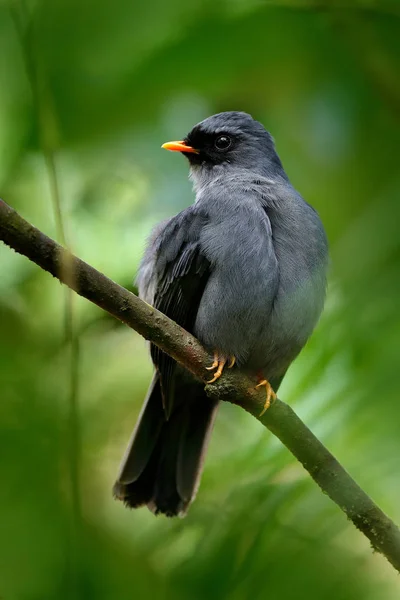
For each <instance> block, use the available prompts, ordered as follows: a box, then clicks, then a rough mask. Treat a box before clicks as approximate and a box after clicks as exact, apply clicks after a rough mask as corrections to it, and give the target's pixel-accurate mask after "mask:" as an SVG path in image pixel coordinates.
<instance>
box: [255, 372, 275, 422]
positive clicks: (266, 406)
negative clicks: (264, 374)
mask: <svg viewBox="0 0 400 600" xmlns="http://www.w3.org/2000/svg"><path fill="white" fill-rule="evenodd" d="M261 386H265V390H266V392H267V398H266V400H265V404H264V408H263V409H262V411H261V412H260V414H259V417H261V416H262V415H263V414H264V413H265V411H266V410H268V409H269V407H270V406H271V400H272V401H273V402H275V400H276V394H275V392H274V390H273V389H272V386H271V384H270V382H269V381H267V380H266V379H263V380H262V381H260V383H258V384H257V385H256V388H259V387H261Z"/></svg>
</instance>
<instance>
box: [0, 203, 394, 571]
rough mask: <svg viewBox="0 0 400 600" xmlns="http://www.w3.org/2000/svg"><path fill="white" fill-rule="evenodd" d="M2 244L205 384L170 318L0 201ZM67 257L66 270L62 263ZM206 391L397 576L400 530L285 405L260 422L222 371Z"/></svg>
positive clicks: (249, 397) (239, 381)
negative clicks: (283, 457) (243, 416)
mask: <svg viewBox="0 0 400 600" xmlns="http://www.w3.org/2000/svg"><path fill="white" fill-rule="evenodd" d="M0 240H2V241H3V242H5V243H6V244H7V245H8V246H10V247H11V248H13V249H14V250H15V251H16V252H19V253H20V254H23V255H25V256H26V257H28V258H29V259H30V260H31V261H33V262H35V263H36V264H37V265H39V266H40V267H41V268H42V269H44V270H45V271H48V272H49V273H51V274H52V275H54V277H57V278H58V279H59V280H60V281H62V282H63V283H65V284H66V285H68V286H69V287H70V288H71V289H73V290H75V291H76V292H77V293H78V294H80V295H81V296H83V297H84V298H87V299H88V300H90V301H91V302H93V303H94V304H97V306H99V307H100V308H102V309H104V310H106V311H107V312H109V313H110V314H112V315H113V316H114V317H116V318H117V319H119V320H120V321H122V322H123V323H125V324H126V325H128V326H129V327H131V328H132V329H134V330H135V331H137V332H138V333H140V335H142V336H143V337H145V338H146V339H147V340H149V341H151V342H153V343H154V344H156V345H157V346H159V347H160V348H161V349H162V350H164V352H166V353H168V354H169V355H170V356H172V357H173V358H174V359H175V360H176V361H178V362H179V363H180V364H181V365H183V366H184V367H185V368H186V369H188V370H189V371H191V373H193V375H195V376H196V377H197V378H198V379H200V380H202V381H203V382H204V383H206V381H207V379H208V378H209V376H210V374H209V372H208V371H206V369H205V367H206V365H208V364H209V363H210V360H211V357H210V356H209V354H208V352H207V351H206V350H205V349H204V348H203V347H202V346H201V344H200V343H199V342H198V341H197V340H196V339H195V338H194V337H193V336H192V335H190V334H189V333H187V332H186V331H185V330H184V329H182V328H181V327H179V325H177V324H176V323H174V322H173V321H171V319H169V318H168V317H166V316H165V315H163V314H162V313H160V312H159V311H157V310H156V309H155V308H153V307H151V306H149V305H148V304H146V303H145V302H143V301H142V300H140V299H139V298H138V297H137V296H135V295H134V294H132V293H131V292H129V291H128V290H126V289H125V288H123V287H121V286H120V285H118V284H117V283H115V282H114V281H112V280H111V279H108V277H106V276H105V275H103V274H102V273H100V272H99V271H97V270H96V269H94V268H93V267H91V266H90V265H88V264H87V263H85V262H83V261H82V260H80V259H79V258H77V257H75V256H73V255H70V254H68V253H67V251H66V250H64V249H63V248H62V246H60V245H59V244H57V243H56V242H55V241H53V240H52V239H51V238H49V237H47V236H46V235H45V234H44V233H42V232H41V231H39V230H38V229H36V228H35V227H33V226H32V225H31V224H30V223H28V222H27V221H25V220H24V219H23V218H22V217H21V216H20V215H18V213H17V212H16V211H15V210H13V209H12V208H11V207H10V206H8V205H7V204H6V203H5V202H3V201H2V200H0ZM66 260H68V261H69V264H70V265H71V269H69V270H68V273H67V272H66V270H65V269H63V268H62V264H63V262H64V264H65V261H66ZM206 391H207V393H208V394H209V395H210V396H212V397H214V398H216V399H219V400H226V401H229V402H233V403H234V404H238V405H239V406H241V407H242V408H244V409H245V410H247V411H248V412H250V413H251V414H252V415H253V416H255V417H256V418H257V419H258V420H259V421H260V422H261V423H262V424H263V425H264V426H265V427H267V428H268V429H269V430H270V431H271V432H272V433H274V434H275V435H276V436H277V437H278V438H279V439H280V440H281V441H282V443H283V444H284V445H285V446H286V447H287V448H288V449H289V450H290V452H291V453H292V454H293V455H294V456H295V457H296V458H297V459H298V460H299V461H300V462H301V464H302V465H303V467H304V468H305V469H306V470H307V471H308V472H309V474H310V475H311V477H312V478H313V479H314V481H315V482H316V483H317V484H318V485H319V487H320V488H321V490H322V491H323V492H325V493H326V494H327V495H328V496H329V497H330V498H331V499H332V500H333V501H334V502H335V503H336V504H337V505H338V506H339V507H340V508H341V509H342V510H343V511H344V513H345V514H346V515H347V517H348V518H349V519H350V520H351V521H352V522H353V523H354V525H355V526H356V527H357V528H358V529H359V530H360V531H361V532H362V533H364V535H365V536H366V537H367V538H368V539H369V540H370V542H371V545H372V547H373V548H374V549H375V550H376V551H378V552H381V553H382V554H383V555H384V556H385V557H386V558H387V560H388V561H389V562H390V563H391V564H392V565H393V566H394V567H395V569H397V571H399V572H400V531H399V529H398V528H397V526H396V525H395V523H393V521H392V520H391V519H390V518H389V517H388V516H387V515H385V513H384V512H383V511H382V510H381V509H380V508H379V507H378V506H377V505H376V504H375V503H374V502H373V501H372V500H371V498H370V497H369V496H368V495H367V494H366V493H365V492H364V491H363V490H362V489H361V488H360V487H359V486H358V485H357V483H356V482H355V481H354V480H353V479H352V478H351V477H350V475H349V474H348V473H347V472H346V471H345V469H344V468H343V467H342V466H341V465H340V463H339V462H338V461H337V460H336V459H335V457H334V456H333V455H332V454H331V453H330V452H329V451H328V450H327V449H326V448H325V446H323V444H322V443H321V442H320V441H319V440H318V439H317V438H316V437H315V436H314V434H313V433H312V432H311V431H310V430H309V429H308V428H307V427H306V425H305V424H304V423H303V422H302V421H301V419H299V417H298V416H297V415H296V413H295V412H294V411H293V410H292V409H291V408H290V407H289V406H288V405H287V404H285V403H284V402H281V401H280V400H276V401H275V402H274V404H273V405H272V406H271V408H269V409H268V410H267V411H266V413H265V414H264V415H263V416H262V417H259V415H260V412H261V409H262V407H263V404H264V400H265V396H264V393H263V392H262V391H258V390H256V389H255V388H254V381H252V380H251V379H250V378H249V377H247V376H246V375H245V374H243V373H240V372H239V371H235V370H232V371H229V372H225V373H224V376H223V377H222V378H221V379H220V380H218V381H217V382H216V383H215V384H212V385H206Z"/></svg>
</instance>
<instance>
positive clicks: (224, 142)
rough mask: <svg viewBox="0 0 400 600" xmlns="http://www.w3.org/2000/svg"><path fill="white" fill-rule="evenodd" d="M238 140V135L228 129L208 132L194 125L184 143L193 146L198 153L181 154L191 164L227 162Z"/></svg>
mask: <svg viewBox="0 0 400 600" xmlns="http://www.w3.org/2000/svg"><path fill="white" fill-rule="evenodd" d="M239 141H240V140H239V135H238V134H237V133H233V132H230V131H229V130H227V131H215V132H210V131H204V130H203V129H202V128H201V127H200V126H196V127H195V128H194V129H192V131H191V132H190V133H189V135H188V136H187V137H186V138H185V143H186V144H187V145H188V146H191V147H192V148H195V149H196V150H197V151H198V154H193V153H188V152H184V153H183V154H185V156H186V157H187V158H188V159H189V161H190V162H191V163H192V164H201V163H204V162H209V163H211V164H214V165H217V164H221V163H223V162H229V156H230V152H231V151H232V150H234V149H235V148H236V147H237V145H238V143H239Z"/></svg>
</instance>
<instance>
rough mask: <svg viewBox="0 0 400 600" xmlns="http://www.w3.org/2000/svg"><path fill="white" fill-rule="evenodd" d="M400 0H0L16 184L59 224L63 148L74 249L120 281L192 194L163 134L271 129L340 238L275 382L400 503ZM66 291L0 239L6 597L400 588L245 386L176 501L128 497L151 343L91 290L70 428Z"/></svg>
mask: <svg viewBox="0 0 400 600" xmlns="http://www.w3.org/2000/svg"><path fill="white" fill-rule="evenodd" d="M399 16H400V9H399V3H398V1H397V0H395V1H393V2H390V1H386V2H384V1H381V2H379V1H378V0H376V1H374V0H363V1H361V0H360V1H359V2H347V3H343V2H338V1H336V2H324V1H323V0H322V1H320V2H315V1H314V0H310V1H309V2H307V1H306V0H302V1H299V2H295V1H292V2H287V1H286V2H281V3H280V2H276V3H275V2H260V1H255V0H251V1H250V0H233V1H231V2H226V1H225V2H223V1H220V2H217V1H215V0H214V2H210V1H201V0H192V1H191V2H184V1H183V0H170V1H169V2H161V1H160V0H147V2H144V3H140V2H137V1H135V2H132V0H130V1H128V0H114V1H113V2H111V1H110V0H97V1H96V2H94V1H93V0H87V1H86V2H80V1H78V0H57V1H54V0H32V1H30V2H24V1H23V0H15V1H13V2H11V0H8V1H7V0H2V1H1V2H0V195H1V197H3V198H4V199H5V200H6V201H7V202H8V203H9V204H11V205H12V206H14V207H15V208H16V209H17V210H18V211H20V212H21V213H22V215H23V216H24V217H25V218H27V219H28V220H30V221H31V222H33V223H34V224H35V225H36V226H38V227H39V228H40V229H42V230H43V231H45V232H46V233H48V234H49V235H51V236H56V235H57V233H56V227H55V220H54V211H53V204H52V199H51V195H50V185H49V173H48V171H47V169H46V161H45V159H44V156H47V157H49V156H50V157H51V158H52V159H54V161H55V164H56V169H57V177H58V184H59V188H60V194H61V203H62V214H63V219H64V222H65V227H66V231H67V237H68V240H69V242H70V244H71V246H72V247H73V249H74V251H75V252H76V253H77V254H78V255H79V256H80V257H82V258H83V259H84V260H86V261H88V262H89V263H91V264H93V265H94V266H95V267H97V268H98V269H100V270H102V271H104V272H105V273H106V274H107V275H108V276H110V277H112V278H113V279H115V280H116V281H118V282H119V283H121V284H122V285H125V286H127V287H131V286H132V279H133V276H134V273H135V271H136V268H137V265H138V261H139V259H140V256H141V253H142V251H143V246H144V242H145V238H146V236H147V235H148V233H149V231H150V228H151V226H152V224H154V223H155V222H157V221H159V220H160V219H161V218H164V217H166V216H168V215H171V214H173V213H175V212H177V211H178V210H181V209H182V208H184V207H185V206H187V205H188V204H189V203H190V202H191V201H192V198H193V196H192V192H191V190H190V185H189V182H188V180H187V165H186V164H185V161H184V159H183V158H180V157H178V156H175V155H172V154H167V153H164V152H162V151H161V150H160V149H159V148H160V145H161V144H162V143H163V142H164V141H166V140H168V139H171V138H172V139H175V138H179V137H180V136H182V135H184V134H185V133H186V132H187V131H188V130H189V129H190V128H191V126H192V125H193V124H194V123H196V122H197V121H199V120H201V119H203V118H205V117H206V116H208V115H210V114H212V113H214V112H218V111H220V110H231V109H236V110H245V111H248V112H251V113H252V114H253V116H254V117H256V118H259V119H260V120H261V121H262V122H263V123H264V124H265V125H266V127H267V128H268V129H269V130H270V131H271V132H272V134H273V135H274V137H275V139H276V142H277V147H278V151H279V153H280V156H281V158H282V160H283V163H284V165H285V167H286V170H287V172H288V174H289V176H290V178H291V180H292V182H293V183H294V185H295V186H296V187H297V188H298V189H299V190H300V191H301V193H302V194H303V195H304V196H305V197H306V199H307V200H308V201H309V202H311V203H312V204H313V205H314V206H315V207H316V208H317V209H318V211H319V212H320V214H321V217H322V219H323V221H324V223H325V226H326V229H327V232H328V236H329V239H330V242H331V248H332V269H331V278H330V279H331V281H330V289H329V298H328V302H327V307H326V311H325V314H324V317H323V319H322V320H321V323H320V325H319V327H318V329H317V331H316V333H315V335H314V336H313V338H312V340H311V341H310V342H309V344H308V345H307V347H306V349H305V350H304V351H303V353H302V354H301V356H300V357H299V359H298V360H297V361H296V363H295V364H294V365H293V367H292V368H291V370H290V373H289V374H288V376H287V378H286V380H285V382H284V384H283V386H282V388H281V397H282V399H284V400H287V401H289V402H290V403H292V404H293V405H294V407H295V409H296V411H298V413H299V414H300V415H301V417H302V418H303V419H304V420H305V421H306V423H307V424H309V426H310V427H311V428H312V429H313V431H314V432H315V433H316V434H317V435H318V436H319V437H320V438H321V439H322V441H323V442H324V443H325V444H326V445H327V446H328V447H329V448H330V449H331V450H332V451H333V452H334V453H335V454H336V455H337V457H338V458H339V460H340V461H341V462H342V463H343V464H344V465H345V466H346V468H347V469H348V470H349V471H350V473H351V474H352V475H353V476H354V477H355V478H356V479H357V481H358V482H359V483H360V484H361V485H362V486H363V487H364V489H365V490H366V491H367V492H368V493H370V494H371V496H372V497H373V498H374V499H375V500H376V501H377V502H378V503H379V504H380V505H381V506H382V508H383V509H384V510H385V511H387V512H388V514H390V515H391V516H392V517H393V518H394V519H395V520H397V522H399V521H400V503H399V494H400V483H399V481H400V479H399V472H400V458H399V457H400V435H399V425H400V402H399V391H398V381H397V373H398V369H399V366H400V363H399V336H400V312H399V292H400V268H399V259H400V239H399V233H398V232H399V225H398V224H399V222H400V201H399V200H400V198H399V190H400V174H399V169H398V146H399V132H400V127H399V122H400V77H399V67H400V45H399V39H400V27H399ZM64 310H65V295H64V293H63V290H62V288H61V286H60V285H58V283H57V282H56V281H55V280H53V279H52V278H51V277H50V276H49V275H47V274H45V273H44V272H42V271H41V270H40V269H38V268H37V267H36V266H35V265H33V264H31V263H30V262H29V261H28V260H27V259H25V258H23V257H20V256H17V255H15V254H14V253H13V252H11V251H10V250H9V249H8V248H6V247H4V246H2V247H0V321H1V322H0V325H1V344H0V378H1V382H0V393H1V403H0V428H1V433H0V457H1V460H0V474H1V482H2V484H1V491H0V515H1V517H0V532H1V533H0V539H1V544H0V596H1V597H2V598H3V599H4V600H17V599H18V600H20V599H23V600H28V599H29V600H31V599H32V600H36V599H41V600H44V599H47V598H49V599H50V598H51V599H53V598H58V599H62V598H68V599H70V598H82V599H83V598H85V599H88V598H97V599H100V600H101V599H109V600H111V599H112V600H119V599H121V600H122V599H124V600H125V599H126V598H140V599H141V598H155V599H158V598H160V599H163V600H167V599H170V598H171V599H172V598H173V599H175V598H176V599H182V600H187V599H188V598H190V599H192V598H193V599H199V600H200V599H202V598H208V599H209V600H212V599H214V598H215V599H221V598H229V599H230V600H244V599H248V598H251V599H254V600H256V599H260V600H261V599H263V598H268V599H269V600H278V599H279V600H290V599H292V598H296V599H297V600H302V599H304V600H305V599H307V600H309V599H321V598H324V599H326V600H329V599H330V598H332V599H333V598H334V599H335V600H353V599H356V598H363V600H376V599H377V598H379V600H392V599H395V598H398V597H399V591H400V584H399V581H398V578H397V577H396V574H395V573H394V572H393V571H392V569H391V567H390V566H389V565H387V564H386V562H385V560H384V559H383V558H382V557H380V556H377V555H374V554H372V553H371V551H370V548H369V547H368V543H367V541H366V540H365V539H363V538H362V536H361V535H360V534H359V533H358V532H356V531H355V530H354V528H353V527H352V526H351V525H350V524H349V523H347V521H346V519H345V517H344V515H343V514H342V513H341V512H340V511H339V510H338V509H337V507H336V506H335V505H333V504H332V503H331V502H330V501H329V499H328V498H326V497H325V496H323V495H322V494H321V493H320V491H319V490H318V489H317V488H316V486H315V485H314V484H313V483H312V482H311V481H310V480H309V477H308V476H307V475H306V474H305V473H304V472H303V470H302V469H301V467H300V466H299V465H298V464H296V462H295V461H294V459H293V458H292V457H291V456H290V455H289V454H288V452H287V451H286V449H285V448H282V447H281V445H280V444H279V443H278V442H277V440H275V439H273V437H272V436H271V435H270V434H269V433H268V432H265V431H264V430H263V429H262V428H261V426H260V425H259V424H258V423H257V422H255V421H254V420H253V419H252V418H251V417H249V416H248V415H247V414H245V413H244V412H243V411H241V410H239V409H238V408H236V407H233V406H222V407H221V409H220V413H219V418H218V420H217V424H216V427H215V431H214V434H213V438H212V442H211V445H210V449H209V453H208V457H207V461H206V466H205V472H204V476H203V481H202V486H201V488H200V491H199V494H198V498H197V500H196V502H195V503H194V505H193V506H192V508H191V510H190V512H189V515H188V516H187V517H186V518H185V519H184V520H179V519H178V520H168V519H165V518H161V517H159V518H155V517H154V516H153V515H151V514H150V513H149V512H148V511H147V510H146V509H141V510H138V511H128V510H126V509H125V508H124V507H123V506H122V504H120V503H117V502H115V501H114V500H113V499H112V497H111V487H112V483H113V480H114V477H115V474H116V471H117V468H118V463H119V460H120V458H121V455H122V453H123V451H124V448H125V445H126V443H127V440H128V437H129V435H130V432H131V429H132V427H133V424H134V422H135V419H136V417H137V414H138V412H139V410H140V405H141V402H142V399H143V396H144V394H145V391H146V386H147V384H148V382H149V379H150V373H151V365H150V361H149V358H148V354H147V350H146V345H145V343H144V341H143V340H142V339H140V338H139V337H138V336H137V335H136V334H135V333H134V332H132V331H130V330H128V329H127V328H126V327H124V326H122V325H121V324H119V323H117V322H115V321H114V320H113V319H112V318H111V317H109V316H108V315H107V314H104V313H102V312H101V311H100V310H99V309H97V308H96V307H94V306H92V305H90V303H88V302H85V301H83V300H82V299H80V298H79V299H78V298H77V299H76V300H75V302H74V312H75V328H76V329H77V331H78V334H79V341H80V352H79V427H78V424H77V423H74V421H73V420H71V418H70V417H71V407H70V406H69V402H70V391H69V390H70V385H71V366H70V365H71V361H70V351H69V348H68V344H67V343H66V342H65V336H64ZM72 413H73V411H72ZM71 440H72V442H71ZM74 457H75V458H74ZM76 459H77V460H78V466H79V470H78V473H75V475H74V473H73V469H71V464H72V463H73V462H74V460H76Z"/></svg>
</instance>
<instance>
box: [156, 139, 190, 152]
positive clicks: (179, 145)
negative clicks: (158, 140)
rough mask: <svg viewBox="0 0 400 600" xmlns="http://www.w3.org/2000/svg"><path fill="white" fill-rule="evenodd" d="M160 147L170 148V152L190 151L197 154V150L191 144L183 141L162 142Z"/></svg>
mask: <svg viewBox="0 0 400 600" xmlns="http://www.w3.org/2000/svg"><path fill="white" fill-rule="evenodd" d="M161 148H164V149H165V150H172V152H192V153H193V154H198V153H199V151H198V150H196V149H195V148H192V146H187V145H186V144H185V142H183V141H182V142H167V143H166V144H163V145H162V146H161Z"/></svg>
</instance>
